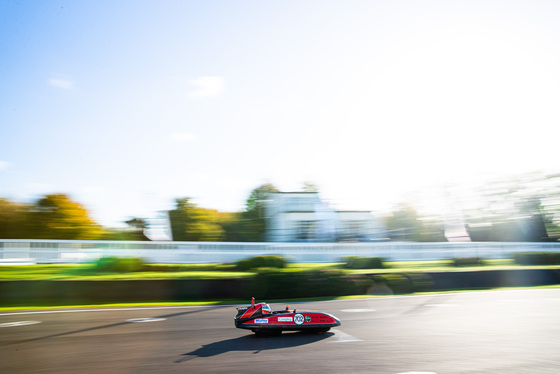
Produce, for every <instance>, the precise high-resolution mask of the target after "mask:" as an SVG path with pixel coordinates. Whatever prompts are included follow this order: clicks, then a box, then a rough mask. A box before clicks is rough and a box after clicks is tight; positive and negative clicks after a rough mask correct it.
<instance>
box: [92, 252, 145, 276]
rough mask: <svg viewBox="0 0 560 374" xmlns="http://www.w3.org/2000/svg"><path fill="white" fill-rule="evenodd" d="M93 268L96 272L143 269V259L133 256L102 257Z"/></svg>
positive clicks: (124, 271) (123, 271)
mask: <svg viewBox="0 0 560 374" xmlns="http://www.w3.org/2000/svg"><path fill="white" fill-rule="evenodd" d="M93 269H94V270H95V271H98V272H111V273H132V272H137V271H143V270H144V261H143V260H142V259H139V258H134V257H112V256H111V257H102V258H100V259H99V260H97V261H96V262H95V263H94V265H93Z"/></svg>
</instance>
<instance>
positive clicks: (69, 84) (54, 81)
mask: <svg viewBox="0 0 560 374" xmlns="http://www.w3.org/2000/svg"><path fill="white" fill-rule="evenodd" d="M48 83H49V85H50V86H52V87H56V88H62V89H65V90H71V89H73V88H74V82H73V81H71V80H68V79H60V78H51V79H49V81H48Z"/></svg>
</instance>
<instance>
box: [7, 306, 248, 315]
mask: <svg viewBox="0 0 560 374" xmlns="http://www.w3.org/2000/svg"><path fill="white" fill-rule="evenodd" d="M224 306H237V305H189V306H154V307H137V308H127V307H124V308H101V309H69V310H66V309H64V310H60V309H57V310H35V311H29V312H13V313H0V316H13V315H25V314H52V313H81V312H118V311H128V310H167V309H192V308H219V307H224Z"/></svg>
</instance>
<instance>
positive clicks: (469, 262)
mask: <svg viewBox="0 0 560 374" xmlns="http://www.w3.org/2000/svg"><path fill="white" fill-rule="evenodd" d="M451 265H452V266H455V267H459V266H484V265H485V263H484V260H483V259H482V258H480V257H456V258H453V259H452V262H451Z"/></svg>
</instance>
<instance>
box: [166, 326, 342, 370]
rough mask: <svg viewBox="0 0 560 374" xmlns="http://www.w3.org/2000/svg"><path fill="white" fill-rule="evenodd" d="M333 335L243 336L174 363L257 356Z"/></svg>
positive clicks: (195, 352)
mask: <svg viewBox="0 0 560 374" xmlns="http://www.w3.org/2000/svg"><path fill="white" fill-rule="evenodd" d="M333 335H334V333H332V332H327V333H324V334H310V333H305V332H288V333H283V334H282V335H280V336H269V337H257V336H255V335H244V336H240V337H238V338H233V339H227V340H221V341H218V342H215V343H210V344H206V345H203V346H202V347H201V348H198V349H196V350H194V351H192V352H188V353H183V354H182V355H181V358H179V359H178V360H176V361H175V363H180V362H184V361H189V360H192V359H194V358H197V357H213V356H217V355H220V354H222V353H227V352H235V351H239V352H241V351H253V354H257V353H259V352H261V351H267V350H273V349H282V348H290V347H297V346H301V345H306V344H312V343H316V342H319V341H321V340H324V339H327V338H329V337H331V336H333Z"/></svg>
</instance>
